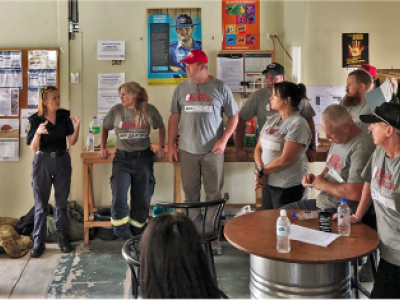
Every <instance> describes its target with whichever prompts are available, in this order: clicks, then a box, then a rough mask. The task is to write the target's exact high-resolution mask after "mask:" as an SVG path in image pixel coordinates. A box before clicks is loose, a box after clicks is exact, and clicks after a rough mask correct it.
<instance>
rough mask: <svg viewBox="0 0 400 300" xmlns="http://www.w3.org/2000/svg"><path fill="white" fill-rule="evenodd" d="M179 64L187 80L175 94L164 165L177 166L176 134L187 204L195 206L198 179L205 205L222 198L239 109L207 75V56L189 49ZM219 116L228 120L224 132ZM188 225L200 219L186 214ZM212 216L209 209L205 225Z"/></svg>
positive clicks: (224, 87) (218, 82)
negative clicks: (227, 154) (226, 161)
mask: <svg viewBox="0 0 400 300" xmlns="http://www.w3.org/2000/svg"><path fill="white" fill-rule="evenodd" d="M181 62H183V63H185V64H186V72H187V77H188V79H187V80H185V81H183V82H181V83H179V84H178V85H177V86H176V88H175V91H174V94H173V97H172V105H171V116H170V117H169V121H168V160H169V162H171V163H174V162H177V161H178V149H177V148H176V138H177V135H178V134H179V161H180V165H181V178H182V187H183V191H184V192H185V198H186V200H187V201H191V202H200V189H201V181H202V179H203V183H204V190H205V193H206V201H212V200H218V199H222V194H221V190H222V187H223V184H224V151H225V148H226V144H227V142H228V140H229V138H230V136H231V135H232V134H233V132H234V130H235V129H236V125H237V122H238V107H237V105H236V101H235V99H234V98H233V95H232V92H231V90H230V89H229V87H228V86H227V85H226V84H225V83H224V82H222V81H221V80H219V79H216V78H214V77H212V76H210V75H209V74H208V70H207V62H208V58H207V55H206V54H205V53H204V52H203V51H201V50H192V51H190V52H189V54H188V55H187V56H186V58H185V59H183V60H181ZM222 113H224V114H225V115H226V116H227V117H228V122H227V124H226V129H225V130H224V120H223V115H222ZM190 217H191V218H192V219H193V220H198V219H200V218H201V216H200V214H199V213H198V214H196V215H190ZM213 217H214V214H213V211H211V209H210V210H209V211H208V213H207V220H206V221H207V222H209V223H211V222H212V219H213Z"/></svg>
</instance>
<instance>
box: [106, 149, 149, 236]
mask: <svg viewBox="0 0 400 300" xmlns="http://www.w3.org/2000/svg"><path fill="white" fill-rule="evenodd" d="M153 155H154V153H153V152H151V151H150V149H148V150H144V151H136V152H125V151H119V150H117V152H116V154H115V157H114V160H113V169H112V175H111V189H112V205H111V218H112V220H111V221H112V224H113V229H114V233H115V234H116V235H117V236H120V237H127V236H129V235H130V234H131V232H132V234H138V233H140V232H141V231H142V229H143V228H144V226H145V224H146V221H147V218H148V216H149V206H150V200H151V197H152V196H153V194H154V185H155V179H154V174H153V173H154V171H153V166H154V161H153ZM129 187H130V189H131V191H130V196H131V200H130V206H131V210H130V211H129V207H128V190H129Z"/></svg>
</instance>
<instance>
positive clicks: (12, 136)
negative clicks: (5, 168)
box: [0, 119, 19, 161]
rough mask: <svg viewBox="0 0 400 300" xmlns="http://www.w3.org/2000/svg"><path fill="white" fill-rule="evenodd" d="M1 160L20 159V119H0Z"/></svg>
mask: <svg viewBox="0 0 400 300" xmlns="http://www.w3.org/2000/svg"><path fill="white" fill-rule="evenodd" d="M0 161H19V120H18V119H0Z"/></svg>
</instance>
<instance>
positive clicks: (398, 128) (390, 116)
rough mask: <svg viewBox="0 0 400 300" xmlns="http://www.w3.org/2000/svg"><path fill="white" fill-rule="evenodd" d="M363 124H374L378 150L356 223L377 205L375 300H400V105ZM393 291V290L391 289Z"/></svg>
mask: <svg viewBox="0 0 400 300" xmlns="http://www.w3.org/2000/svg"><path fill="white" fill-rule="evenodd" d="M360 120H361V121H362V122H364V123H367V124H370V125H369V127H368V129H369V130H370V131H371V133H372V138H373V140H374V144H375V145H377V146H379V147H376V149H375V151H374V153H373V154H372V156H371V159H370V160H369V162H368V163H367V165H366V166H365V168H364V170H363V172H362V174H361V177H362V178H363V179H364V181H365V182H364V186H363V193H362V195H361V200H360V204H359V205H358V208H357V211H356V213H355V214H354V215H353V217H352V218H351V221H352V223H357V222H359V221H360V220H361V219H362V218H363V216H364V214H365V213H366V211H367V210H368V208H369V207H370V206H371V204H372V203H374V208H375V214H376V223H377V227H378V229H379V230H378V235H379V239H380V243H379V250H380V260H379V266H378V271H377V273H376V276H375V283H374V287H373V289H372V292H371V298H392V299H399V298H400V285H399V278H400V242H399V240H398V238H397V237H398V234H399V231H398V228H400V205H399V203H400V176H399V174H400V105H399V104H394V103H387V102H385V103H383V104H382V105H381V106H379V107H377V108H375V110H374V112H373V113H372V114H369V115H360ZM388 287H390V288H388Z"/></svg>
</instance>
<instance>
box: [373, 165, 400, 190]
mask: <svg viewBox="0 0 400 300" xmlns="http://www.w3.org/2000/svg"><path fill="white" fill-rule="evenodd" d="M373 178H374V179H375V180H376V182H377V183H378V185H379V186H382V187H384V188H385V189H388V190H392V191H395V190H396V187H395V185H394V184H393V183H392V182H390V180H391V179H392V175H390V174H388V173H385V171H384V170H382V169H380V168H376V171H375V174H373Z"/></svg>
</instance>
